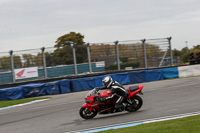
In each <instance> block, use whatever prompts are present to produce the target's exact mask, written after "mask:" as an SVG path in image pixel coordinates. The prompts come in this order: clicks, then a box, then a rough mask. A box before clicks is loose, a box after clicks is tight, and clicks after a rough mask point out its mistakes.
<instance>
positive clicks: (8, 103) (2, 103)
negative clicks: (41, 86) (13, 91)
mask: <svg viewBox="0 0 200 133" xmlns="http://www.w3.org/2000/svg"><path fill="white" fill-rule="evenodd" d="M48 98H49V97H40V98H28V99H19V100H9V101H0V108H2V107H8V106H12V105H16V104H22V103H27V102H31V101H34V100H40V99H48Z"/></svg>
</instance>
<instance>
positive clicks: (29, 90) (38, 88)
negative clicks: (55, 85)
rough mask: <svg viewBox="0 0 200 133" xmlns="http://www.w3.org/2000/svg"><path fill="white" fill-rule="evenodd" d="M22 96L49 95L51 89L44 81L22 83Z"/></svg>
mask: <svg viewBox="0 0 200 133" xmlns="http://www.w3.org/2000/svg"><path fill="white" fill-rule="evenodd" d="M21 87H22V90H23V97H25V98H26V97H34V96H44V95H50V94H51V90H50V87H49V85H47V84H45V83H35V84H27V85H22V86H21Z"/></svg>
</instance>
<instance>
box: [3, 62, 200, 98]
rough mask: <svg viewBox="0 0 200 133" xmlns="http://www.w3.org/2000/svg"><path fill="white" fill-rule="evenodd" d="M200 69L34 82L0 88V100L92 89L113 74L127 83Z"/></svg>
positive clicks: (172, 76)
mask: <svg viewBox="0 0 200 133" xmlns="http://www.w3.org/2000/svg"><path fill="white" fill-rule="evenodd" d="M196 70H198V71H196ZM199 70H200V65H193V66H181V67H170V68H162V69H152V70H139V71H130V72H124V73H114V74H107V75H103V76H95V77H87V78H79V79H62V80H59V81H55V82H49V83H32V84H27V85H22V86H17V87H11V88H4V89H0V101H3V100H15V99H22V98H26V97H34V96H43V95H55V94H64V93H70V92H78V91H85V90H90V89H93V88H94V87H101V86H103V84H102V79H103V78H104V77H105V76H111V77H112V78H113V80H115V81H117V82H119V83H120V84H121V85H127V84H135V83H141V82H151V81H157V80H163V79H171V78H179V77H185V76H191V75H192V76H195V75H200V71H199Z"/></svg>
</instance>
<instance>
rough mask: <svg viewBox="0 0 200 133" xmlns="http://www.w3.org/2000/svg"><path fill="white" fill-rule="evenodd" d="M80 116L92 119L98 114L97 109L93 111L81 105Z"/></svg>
mask: <svg viewBox="0 0 200 133" xmlns="http://www.w3.org/2000/svg"><path fill="white" fill-rule="evenodd" d="M79 114H80V116H81V117H82V118H83V119H92V118H94V117H95V116H96V115H97V111H96V110H92V111H91V112H90V111H89V110H88V108H84V107H81V108H80V111H79Z"/></svg>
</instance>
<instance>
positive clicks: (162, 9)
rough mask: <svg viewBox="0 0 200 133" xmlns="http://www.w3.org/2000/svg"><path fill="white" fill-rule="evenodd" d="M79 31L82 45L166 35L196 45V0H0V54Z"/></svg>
mask: <svg viewBox="0 0 200 133" xmlns="http://www.w3.org/2000/svg"><path fill="white" fill-rule="evenodd" d="M71 31H74V32H80V33H81V34H83V35H84V36H85V40H84V41H85V42H91V43H94V42H112V41H116V40H119V41H123V40H138V39H143V38H147V39H150V38H165V37H170V36H171V37H172V48H173V49H174V48H177V49H181V48H183V47H185V46H186V43H185V42H186V41H188V46H189V47H190V48H192V47H193V45H197V44H200V0H0V46H1V50H0V52H7V51H10V50H14V51H15V50H24V49H35V48H41V47H53V46H54V45H55V41H56V39H57V38H58V37H60V36H62V35H64V34H67V33H69V32H71Z"/></svg>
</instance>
